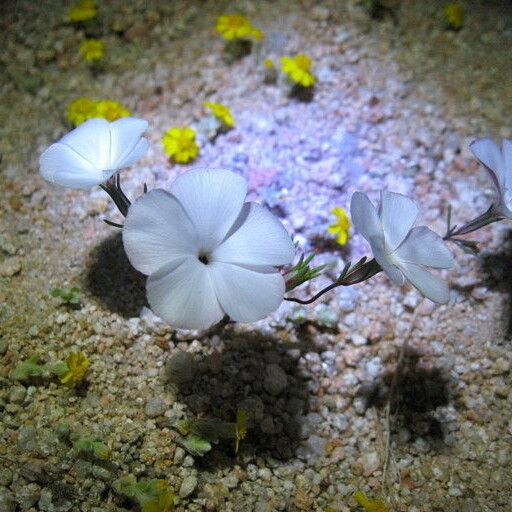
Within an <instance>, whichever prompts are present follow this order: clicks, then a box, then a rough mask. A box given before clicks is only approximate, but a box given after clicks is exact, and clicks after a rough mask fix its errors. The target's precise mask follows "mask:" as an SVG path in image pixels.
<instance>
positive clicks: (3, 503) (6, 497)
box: [0, 487, 16, 512]
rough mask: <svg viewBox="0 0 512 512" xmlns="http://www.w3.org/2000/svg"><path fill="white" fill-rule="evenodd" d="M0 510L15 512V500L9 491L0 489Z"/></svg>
mask: <svg viewBox="0 0 512 512" xmlns="http://www.w3.org/2000/svg"><path fill="white" fill-rule="evenodd" d="M0 510H1V511H2V512H16V500H15V499H14V496H13V494H12V492H11V491H9V489H6V488H5V487H0Z"/></svg>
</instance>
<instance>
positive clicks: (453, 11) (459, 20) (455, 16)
mask: <svg viewBox="0 0 512 512" xmlns="http://www.w3.org/2000/svg"><path fill="white" fill-rule="evenodd" d="M443 15H444V20H445V22H446V24H447V25H448V27H450V28H452V29H454V30H459V29H461V28H462V25H463V24H464V10H463V9H462V7H461V6H460V5H459V4H457V3H451V4H447V5H446V6H445V8H444V10H443Z"/></svg>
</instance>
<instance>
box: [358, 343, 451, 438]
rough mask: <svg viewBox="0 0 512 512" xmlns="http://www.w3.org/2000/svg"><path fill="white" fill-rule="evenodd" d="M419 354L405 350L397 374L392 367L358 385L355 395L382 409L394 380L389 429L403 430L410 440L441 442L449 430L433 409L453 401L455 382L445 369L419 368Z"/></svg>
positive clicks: (443, 419) (411, 350) (385, 404)
mask: <svg viewBox="0 0 512 512" xmlns="http://www.w3.org/2000/svg"><path fill="white" fill-rule="evenodd" d="M420 357H421V354H420V353H419V352H417V351H416V350H413V349H409V350H408V351H407V353H406V355H405V358H404V363H403V365H402V368H401V371H399V373H398V374H397V373H396V370H392V371H387V372H385V373H384V374H383V375H381V376H380V377H379V378H378V379H377V380H376V381H375V382H374V383H372V384H371V385H368V386H363V387H361V388H360V389H359V391H358V393H357V394H358V396H361V397H364V398H366V400H367V405H368V406H369V407H372V406H373V407H377V408H378V409H385V408H386V406H387V403H388V399H389V393H390V389H391V387H392V383H393V381H394V380H395V382H396V384H395V386H396V387H395V392H394V393H393V398H392V400H391V411H392V413H393V416H392V424H391V430H392V432H395V433H396V432H397V431H398V430H400V429H406V430H407V431H408V433H409V434H410V438H411V440H415V439H417V438H418V437H423V438H427V439H430V440H431V441H433V442H439V441H441V442H442V441H443V440H444V439H445V436H446V435H447V434H448V433H449V432H448V431H447V429H446V426H447V421H446V420H445V418H443V417H442V413H440V411H437V409H438V408H439V407H444V406H447V405H449V404H450V403H454V402H456V393H455V382H454V380H453V379H452V378H451V377H450V375H449V373H448V372H447V371H445V370H442V369H439V368H422V367H421V365H420V364H419V359H420Z"/></svg>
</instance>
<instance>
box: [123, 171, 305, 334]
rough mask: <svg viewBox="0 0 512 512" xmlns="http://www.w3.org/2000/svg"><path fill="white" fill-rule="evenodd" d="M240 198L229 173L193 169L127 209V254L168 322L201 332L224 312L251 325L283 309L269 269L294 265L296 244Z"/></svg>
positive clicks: (279, 285) (276, 276) (278, 284)
mask: <svg viewBox="0 0 512 512" xmlns="http://www.w3.org/2000/svg"><path fill="white" fill-rule="evenodd" d="M246 194H247V182H246V180H245V179H244V178H243V177H242V176H239V175H238V174H235V173H234V172H232V171H228V170H223V169H195V170H192V171H188V172H186V173H184V174H182V175H181V176H179V177H178V178H177V179H176V180H175V181H174V183H173V184H172V186H171V189H170V192H166V191H164V190H152V191H151V192H148V193H147V194H144V195H143V196H141V197H140V198H139V199H138V200H137V201H136V202H135V203H134V204H132V205H131V206H130V208H129V210H128V215H127V217H126V221H125V224H124V228H123V243H124V248H125V250H126V254H127V255H128V258H129V260H130V262H131V263H132V265H133V266H134V267H135V268H136V269H137V270H139V271H141V272H142V273H143V274H146V275H148V276H149V278H148V280H147V285H146V289H147V295H148V301H149V304H150V305H151V308H152V309H153V311H154V312H155V313H156V314H157V315H158V316H160V317H161V318H163V319H164V320H165V321H167V322H169V323H170V324H171V325H173V326H175V327H179V328H185V329H203V328H206V327H209V326H211V325H213V324H214V323H216V322H218V321H219V320H221V319H222V317H223V316H224V315H225V314H227V315H229V317H230V318H231V319H232V320H235V321H238V322H254V321H256V320H260V319H262V318H264V317H265V316H267V315H268V314H269V313H271V312H272V311H274V310H276V309H277V308H278V307H279V305H280V304H281V302H282V300H283V295H284V292H285V281H284V278H283V276H282V275H281V274H280V273H279V272H278V271H277V270H276V268H275V267H276V266H280V265H285V264H288V263H291V262H292V260H293V257H294V254H295V246H294V244H293V242H292V240H291V238H290V236H289V235H288V233H287V232H286V230H285V229H284V227H283V225H282V224H281V223H280V222H279V220H278V219H277V218H276V217H275V216H274V215H272V214H271V213H270V212H269V211H268V210H267V209H265V208H263V207H262V206H260V205H259V204H256V203H253V202H244V201H245V196H246Z"/></svg>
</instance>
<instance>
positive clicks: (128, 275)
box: [85, 232, 147, 318]
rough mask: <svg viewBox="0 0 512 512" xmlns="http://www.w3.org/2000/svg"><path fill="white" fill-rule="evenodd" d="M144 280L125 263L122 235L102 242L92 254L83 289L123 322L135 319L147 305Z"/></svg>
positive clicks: (117, 234)
mask: <svg viewBox="0 0 512 512" xmlns="http://www.w3.org/2000/svg"><path fill="white" fill-rule="evenodd" d="M145 282H146V277H145V276H144V275H142V274H141V273H140V272H137V271H136V270H135V269H134V268H133V267H132V266H131V264H130V262H129V261H128V258H127V257H126V254H125V252H124V248H123V241H122V238H121V232H118V233H115V234H113V235H111V236H109V237H108V238H105V239H104V240H102V242H101V243H100V244H99V245H97V246H96V247H95V248H94V249H93V251H92V252H91V255H90V259H89V262H88V265H87V270H86V274H85V286H86V288H87V290H88V291H89V292H90V293H91V294H92V295H94V296H95V297H96V298H97V299H98V300H99V301H100V302H101V303H102V304H103V305H104V306H105V307H106V308H108V309H109V310H110V311H112V312H113V313H118V314H120V315H122V316H123V317H125V318H131V317H134V316H138V315H139V313H140V310H141V308H142V307H143V306H146V305H147V302H146V290H145Z"/></svg>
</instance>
